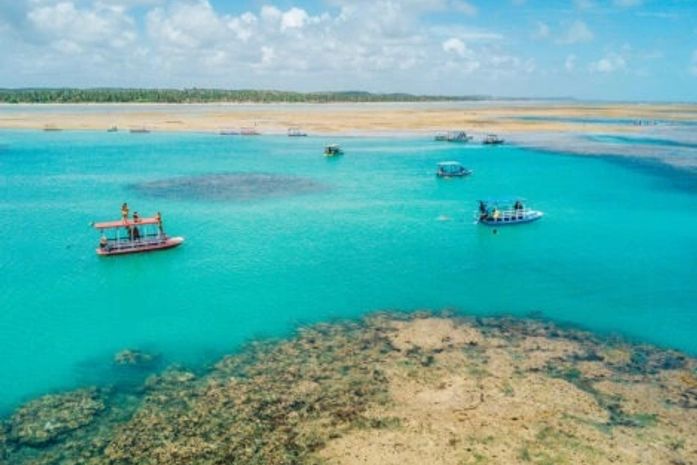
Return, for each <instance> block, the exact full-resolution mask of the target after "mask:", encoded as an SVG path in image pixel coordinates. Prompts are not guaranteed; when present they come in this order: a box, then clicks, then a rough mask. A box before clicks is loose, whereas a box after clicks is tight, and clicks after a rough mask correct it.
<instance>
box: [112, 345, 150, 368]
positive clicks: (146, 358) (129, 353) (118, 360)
mask: <svg viewBox="0 0 697 465" xmlns="http://www.w3.org/2000/svg"><path fill="white" fill-rule="evenodd" d="M157 359H158V356H157V355H155V354H150V353H147V352H143V351H142V350H137V349H124V350H122V351H120V352H118V353H117V354H116V355H114V363H115V364H116V365H122V366H137V367H145V366H149V365H152V364H153V363H155V362H156V361H157Z"/></svg>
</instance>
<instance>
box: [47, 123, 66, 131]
mask: <svg viewBox="0 0 697 465" xmlns="http://www.w3.org/2000/svg"><path fill="white" fill-rule="evenodd" d="M44 131H46V132H58V131H62V129H61V128H59V127H56V126H55V125H53V124H47V125H45V126H44Z"/></svg>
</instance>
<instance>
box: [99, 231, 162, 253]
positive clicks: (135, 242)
mask: <svg viewBox="0 0 697 465" xmlns="http://www.w3.org/2000/svg"><path fill="white" fill-rule="evenodd" d="M166 241H167V235H165V234H154V235H146V236H141V237H139V238H138V239H129V238H124V239H120V238H118V239H107V245H106V248H107V249H109V250H123V249H133V248H138V247H143V246H148V245H157V244H162V243H163V242H166Z"/></svg>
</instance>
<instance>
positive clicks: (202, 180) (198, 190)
mask: <svg viewBox="0 0 697 465" xmlns="http://www.w3.org/2000/svg"><path fill="white" fill-rule="evenodd" d="M130 187H131V188H132V189H134V190H135V191H136V192H138V193H140V194H143V195H147V196H150V197H158V198H172V199H180V200H192V199H193V200H212V201H229V200H232V201H248V200H256V199H264V198H270V197H287V196H291V195H300V194H309V193H314V192H321V191H324V190H326V189H327V187H326V186H325V185H324V184H321V183H320V182H317V181H315V180H313V179H309V178H302V177H298V176H288V175H280V174H269V173H224V174H209V175H201V176H190V177H179V178H172V179H163V180H158V181H148V182H143V183H139V184H133V185H132V186H130Z"/></svg>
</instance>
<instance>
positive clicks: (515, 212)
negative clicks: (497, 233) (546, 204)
mask: <svg viewBox="0 0 697 465" xmlns="http://www.w3.org/2000/svg"><path fill="white" fill-rule="evenodd" d="M535 213H537V211H536V210H532V209H530V208H518V209H514V208H512V209H510V210H498V209H497V210H490V211H489V212H488V213H487V215H486V217H484V218H482V219H483V220H485V221H510V220H521V219H523V218H526V217H528V216H530V215H534V214H535Z"/></svg>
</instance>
